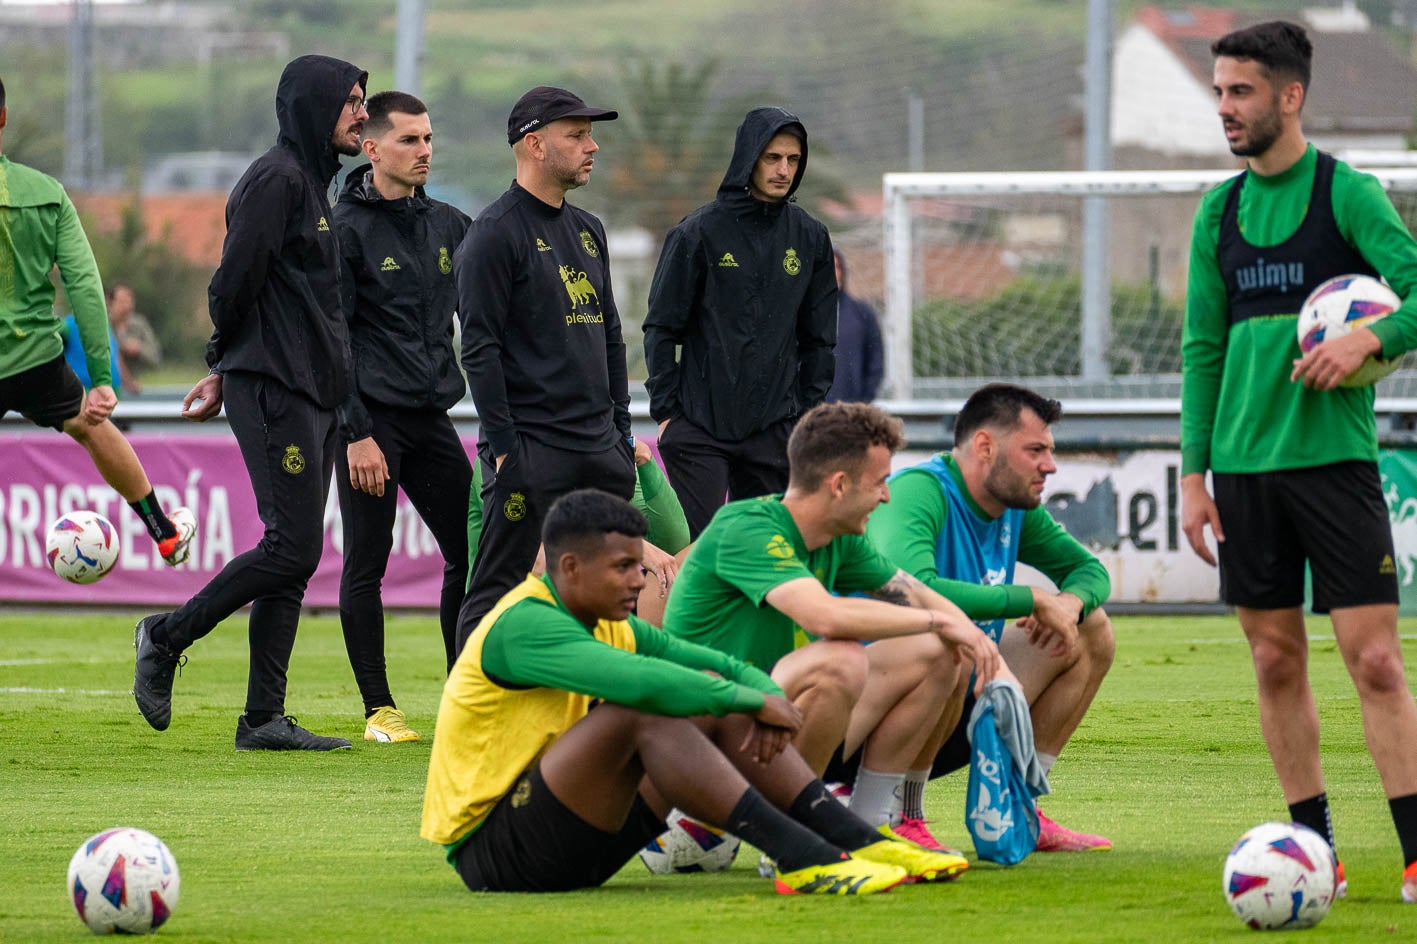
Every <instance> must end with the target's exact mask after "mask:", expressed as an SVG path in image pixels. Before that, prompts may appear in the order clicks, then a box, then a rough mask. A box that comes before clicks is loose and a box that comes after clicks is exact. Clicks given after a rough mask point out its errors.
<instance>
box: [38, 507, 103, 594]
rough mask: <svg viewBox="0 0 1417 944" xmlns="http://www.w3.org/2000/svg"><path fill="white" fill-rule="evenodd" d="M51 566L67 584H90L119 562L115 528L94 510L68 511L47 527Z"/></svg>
mask: <svg viewBox="0 0 1417 944" xmlns="http://www.w3.org/2000/svg"><path fill="white" fill-rule="evenodd" d="M44 551H45V559H46V560H48V561H49V566H50V568H51V569H52V570H53V571H54V572H55V573H56V574H58V575H59V576H60V577H63V578H64V579H65V580H67V581H69V582H70V583H93V582H94V581H96V580H98V579H99V578H101V577H103V575H104V574H106V573H108V572H109V571H110V570H112V569H113V565H114V564H116V563H118V530H117V529H116V528H114V527H113V523H112V522H110V521H109V520H108V519H107V518H105V517H104V516H103V515H101V514H99V513H98V512H96V511H86V510H85V511H71V512H69V513H68V514H67V515H60V516H59V518H58V520H56V521H55V522H54V523H53V524H52V525H50V526H49V534H48V536H47V537H46V538H45V542H44Z"/></svg>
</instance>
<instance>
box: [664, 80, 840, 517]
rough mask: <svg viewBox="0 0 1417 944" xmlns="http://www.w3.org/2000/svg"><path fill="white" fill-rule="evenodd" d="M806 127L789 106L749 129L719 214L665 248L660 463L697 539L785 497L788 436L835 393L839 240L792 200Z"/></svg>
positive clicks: (709, 211) (698, 213) (760, 117)
mask: <svg viewBox="0 0 1417 944" xmlns="http://www.w3.org/2000/svg"><path fill="white" fill-rule="evenodd" d="M806 173H807V129H806V127H804V126H803V124H802V122H801V121H799V120H798V119H797V117H796V116H795V115H793V114H791V113H790V112H788V111H785V110H784V109H781V108H775V107H769V108H755V109H753V110H752V111H750V112H748V115H747V117H745V118H744V119H743V123H742V124H741V125H739V126H738V134H737V137H736V139H735V140H734V144H733V157H732V159H731V160H730V162H729V165H728V171H727V172H726V173H725V174H724V175H723V182H722V183H720V184H719V187H718V193H717V194H716V195H715V197H714V199H713V200H712V202H710V203H708V204H705V205H704V206H702V207H700V208H699V209H697V210H695V211H694V212H693V213H690V214H689V215H688V216H686V217H685V218H684V219H683V220H682V221H680V223H679V225H678V226H675V227H674V229H672V230H670V232H669V235H668V236H667V237H665V240H664V248H663V250H662V251H661V252H660V254H659V263H658V264H657V266H656V267H655V271H654V280H653V282H652V283H651V284H650V290H649V310H648V312H647V313H646V315H645V321H644V331H645V364H646V366H647V367H648V369H649V377H648V379H647V380H646V381H645V388H646V389H647V390H648V391H649V396H650V404H649V409H650V414H651V415H652V416H653V417H654V419H655V421H656V422H657V423H658V424H659V453H660V455H661V456H663V457H664V468H665V471H666V472H667V473H668V474H669V481H670V482H671V483H672V484H673V485H674V490H675V491H676V492H677V493H678V494H679V501H680V503H681V504H682V505H683V506H684V515H685V517H686V518H688V520H689V532H690V534H691V536H692V537H694V538H698V536H699V534H700V532H702V531H703V530H704V528H706V527H708V523H709V520H710V519H712V518H713V515H714V512H715V511H716V510H717V509H718V507H719V506H720V505H722V504H723V499H724V495H725V494H727V496H728V499H729V500H730V501H736V500H738V499H742V498H755V497H757V496H759V495H768V494H771V493H773V492H780V491H782V490H783V489H785V488H786V487H787V479H788V464H787V438H788V436H789V435H791V433H792V427H793V425H794V424H795V423H796V422H797V418H798V417H799V416H802V415H803V414H804V413H806V412H807V411H808V410H810V409H811V408H812V407H814V406H816V405H817V404H819V403H821V402H823V400H824V399H825V398H826V395H827V390H828V388H830V387H831V385H832V378H833V374H834V370H835V360H834V358H833V356H832V349H833V347H834V346H835V345H836V335H837V330H836V328H837V311H836V303H837V291H836V288H837V287H836V272H835V267H834V264H833V261H832V245H831V237H830V236H828V234H827V228H826V227H825V226H823V225H822V224H821V223H820V222H818V221H817V220H815V219H813V218H812V217H811V215H810V214H808V213H807V211H806V210H803V209H802V208H801V207H799V206H797V205H796V204H795V203H794V202H793V194H795V193H796V192H797V188H798V187H799V186H800V185H801V183H802V178H803V176H804V175H805V174H806Z"/></svg>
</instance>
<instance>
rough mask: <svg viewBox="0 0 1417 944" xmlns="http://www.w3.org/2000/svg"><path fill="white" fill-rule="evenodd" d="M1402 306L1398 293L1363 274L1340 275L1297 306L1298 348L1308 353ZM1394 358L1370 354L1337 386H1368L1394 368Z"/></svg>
mask: <svg viewBox="0 0 1417 944" xmlns="http://www.w3.org/2000/svg"><path fill="white" fill-rule="evenodd" d="M1401 306H1402V299H1400V298H1398V297H1397V293H1396V292H1394V291H1393V290H1392V289H1390V288H1388V287H1387V286H1386V285H1384V284H1383V283H1382V282H1380V281H1378V280H1377V279H1375V278H1372V277H1370V276H1366V275H1339V276H1335V277H1334V278H1331V279H1329V280H1328V281H1327V282H1324V283H1323V284H1321V285H1320V286H1319V287H1318V288H1316V289H1314V290H1313V291H1312V292H1310V293H1309V297H1308V298H1307V299H1305V300H1304V305H1303V307H1301V308H1300V309H1299V327H1298V331H1299V350H1300V351H1302V352H1303V353H1305V354H1307V353H1309V351H1311V350H1313V349H1314V348H1316V347H1318V346H1319V345H1320V344H1322V343H1323V342H1324V341H1331V340H1333V339H1335V338H1341V337H1343V336H1344V335H1347V334H1349V333H1351V332H1354V331H1357V330H1359V329H1360V328H1365V327H1367V326H1368V325H1371V324H1372V323H1373V322H1375V321H1378V320H1379V319H1382V318H1386V317H1387V316H1388V315H1390V314H1392V313H1393V312H1394V311H1396V310H1397V309H1398V308H1400V307H1401ZM1397 363H1398V362H1397V359H1395V358H1394V359H1393V360H1390V361H1389V360H1383V359H1381V358H1378V357H1369V358H1368V359H1367V360H1366V361H1364V362H1363V363H1362V364H1361V365H1359V367H1358V369H1357V370H1355V371H1354V372H1353V373H1351V374H1349V375H1348V376H1347V377H1346V378H1344V380H1343V382H1342V384H1341V385H1340V386H1344V387H1370V386H1372V385H1373V384H1375V383H1377V382H1378V381H1379V380H1381V379H1382V378H1384V377H1386V376H1387V375H1388V374H1390V373H1392V372H1393V371H1394V370H1396V369H1397Z"/></svg>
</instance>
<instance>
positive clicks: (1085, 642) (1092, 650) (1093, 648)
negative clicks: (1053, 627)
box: [1078, 607, 1117, 675]
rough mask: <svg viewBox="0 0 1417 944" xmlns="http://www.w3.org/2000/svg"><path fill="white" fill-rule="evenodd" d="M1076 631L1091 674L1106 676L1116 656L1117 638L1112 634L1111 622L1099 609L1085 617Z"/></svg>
mask: <svg viewBox="0 0 1417 944" xmlns="http://www.w3.org/2000/svg"><path fill="white" fill-rule="evenodd" d="M1078 630H1079V636H1080V637H1081V640H1082V646H1083V651H1084V653H1085V654H1086V656H1087V659H1088V662H1089V663H1090V664H1091V666H1092V673H1093V674H1094V675H1106V674H1107V670H1108V669H1110V668H1112V660H1113V659H1114V658H1115V657H1116V654H1117V637H1116V635H1115V634H1114V633H1113V632H1112V620H1111V619H1109V618H1108V616H1107V614H1106V613H1105V612H1104V611H1103V610H1102V609H1101V608H1100V607H1099V608H1098V609H1095V610H1093V611H1092V612H1091V613H1089V614H1088V615H1087V618H1086V619H1084V620H1083V621H1082V624H1081V625H1080V626H1079V627H1078Z"/></svg>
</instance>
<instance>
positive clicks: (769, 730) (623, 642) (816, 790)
mask: <svg viewBox="0 0 1417 944" xmlns="http://www.w3.org/2000/svg"><path fill="white" fill-rule="evenodd" d="M645 531H646V523H645V518H644V516H643V515H642V514H640V513H639V512H638V511H637V510H635V509H634V508H633V507H632V506H631V505H629V504H628V503H626V502H625V501H623V500H621V499H619V498H616V497H615V496H612V495H609V494H606V493H603V492H598V491H595V490H590V489H586V490H581V491H577V492H572V493H570V494H568V495H566V496H564V497H562V498H561V499H559V500H558V501H557V502H556V503H555V504H554V505H553V506H552V508H551V510H550V511H549V512H548V513H547V516H546V521H545V523H544V526H543V529H542V541H543V544H544V546H545V549H546V558H547V561H548V566H547V573H546V576H544V577H534V576H528V577H527V579H526V580H525V581H524V582H523V583H522V584H521V585H520V586H518V587H516V588H514V589H513V590H512V591H511V592H509V593H508V594H507V595H506V596H504V597H503V598H502V599H501V600H500V601H499V602H498V603H497V605H496V606H495V607H494V608H493V609H492V611H491V612H489V613H488V614H487V616H485V617H484V618H483V619H482V620H481V622H479V623H478V625H477V628H476V629H475V630H474V631H473V633H472V635H471V636H470V637H469V638H468V641H467V645H466V646H465V647H464V648H463V651H462V653H461V654H460V655H459V656H458V659H457V662H456V663H455V664H454V666H453V671H452V673H451V675H449V677H448V681H447V684H446V685H445V686H444V689H443V698H442V703H441V704H440V706H439V709H438V723H437V727H436V731H435V734H434V738H433V750H432V756H431V758H430V762H429V767H428V786H427V790H426V792H425V794H424V801H423V827H422V835H423V836H424V838H426V839H429V840H431V841H433V842H437V843H441V844H443V845H444V846H445V847H446V848H447V857H448V861H449V862H450V863H451V864H452V865H453V866H454V868H456V869H457V871H458V874H459V875H460V876H462V879H463V881H464V882H465V883H466V884H467V886H468V888H470V889H472V890H474V891H484V890H485V891H561V890H566V889H572V888H585V887H590V886H595V885H599V884H601V883H603V882H604V881H605V880H606V879H607V878H609V877H610V876H611V875H613V874H615V872H616V871H618V870H619V869H620V867H621V866H622V865H624V864H625V863H626V862H628V861H629V860H630V858H631V857H633V856H634V855H635V853H636V852H637V851H638V850H639V849H640V847H642V846H643V845H644V844H645V843H646V842H648V841H649V840H650V839H652V838H653V837H654V836H656V835H658V833H659V832H660V831H662V830H663V828H664V814H665V813H666V812H667V811H668V810H669V808H670V807H671V806H677V807H679V808H681V809H683V810H686V811H688V812H689V813H690V814H691V815H694V816H696V817H698V818H699V819H702V820H704V821H705V822H708V823H712V824H714V825H716V826H718V827H720V828H723V829H728V830H730V831H731V832H733V833H734V834H735V835H737V836H740V837H741V838H743V839H745V840H747V841H748V842H751V843H753V844H754V845H756V846H758V847H759V848H761V849H765V850H767V851H768V852H769V853H770V854H772V855H773V856H774V857H775V858H776V860H777V862H778V866H779V872H778V875H777V890H778V891H779V892H782V893H784V894H787V893H795V892H801V893H815V894H840V895H859V894H868V893H872V892H880V891H886V890H887V889H889V888H891V887H893V886H895V885H896V884H899V883H900V882H902V881H904V880H905V879H907V878H916V879H924V880H930V879H948V878H952V877H954V876H955V875H957V874H958V873H959V872H960V871H962V870H963V869H964V868H965V867H966V866H967V863H965V862H964V860H962V859H956V858H954V857H952V856H946V855H941V854H940V853H935V852H929V851H927V850H924V849H921V848H920V847H918V846H916V845H914V844H912V843H908V842H905V841H903V840H900V839H897V838H895V837H885V838H882V836H881V834H880V833H878V832H876V831H875V830H873V829H872V828H871V827H870V826H869V825H867V824H866V823H865V822H863V821H862V820H860V819H859V818H857V817H855V816H853V815H851V813H850V811H848V810H844V809H842V808H841V806H840V805H839V804H837V803H836V802H834V801H832V800H831V795H830V794H829V793H828V792H827V790H826V786H825V785H824V784H823V783H822V782H821V781H820V780H818V779H816V777H815V776H814V775H813V773H812V772H811V770H810V769H808V767H807V765H806V764H805V763H803V761H802V759H801V757H799V756H798V755H797V754H796V752H795V751H793V750H792V749H791V747H790V745H789V741H790V740H791V737H792V735H793V734H794V733H795V732H796V731H797V730H798V728H799V727H800V725H801V717H800V715H799V714H798V712H797V710H796V709H795V708H794V707H793V706H792V704H791V703H790V702H788V701H787V700H786V699H785V698H783V697H782V693H781V691H780V689H778V687H777V686H776V685H774V684H773V682H772V681H771V680H770V679H769V678H768V677H767V676H766V675H764V674H763V673H762V672H760V671H758V670H757V669H755V668H753V667H752V666H748V665H745V664H743V663H741V662H739V661H737V660H736V659H732V658H729V657H728V656H726V655H724V654H723V653H720V652H716V651H714V650H710V649H705V648H702V647H700V646H694V645H691V644H689V643H686V642H683V641H682V640H678V639H675V638H674V637H672V636H670V635H668V634H667V633H664V632H662V631H660V630H658V629H656V628H654V627H653V626H650V625H649V624H648V623H646V622H644V621H643V620H641V619H639V618H637V617H635V616H631V615H629V614H630V609H631V607H632V606H633V605H634V602H635V598H636V596H637V595H638V594H639V591H640V589H641V588H642V587H643V585H644V579H645V578H644V574H643V572H642V570H641V559H642V555H643V550H644V540H643V538H644V534H645ZM710 673H713V674H710ZM592 707H594V710H593V711H592V710H591V708H592ZM750 784H751V785H750ZM784 811H785V812H784Z"/></svg>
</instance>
